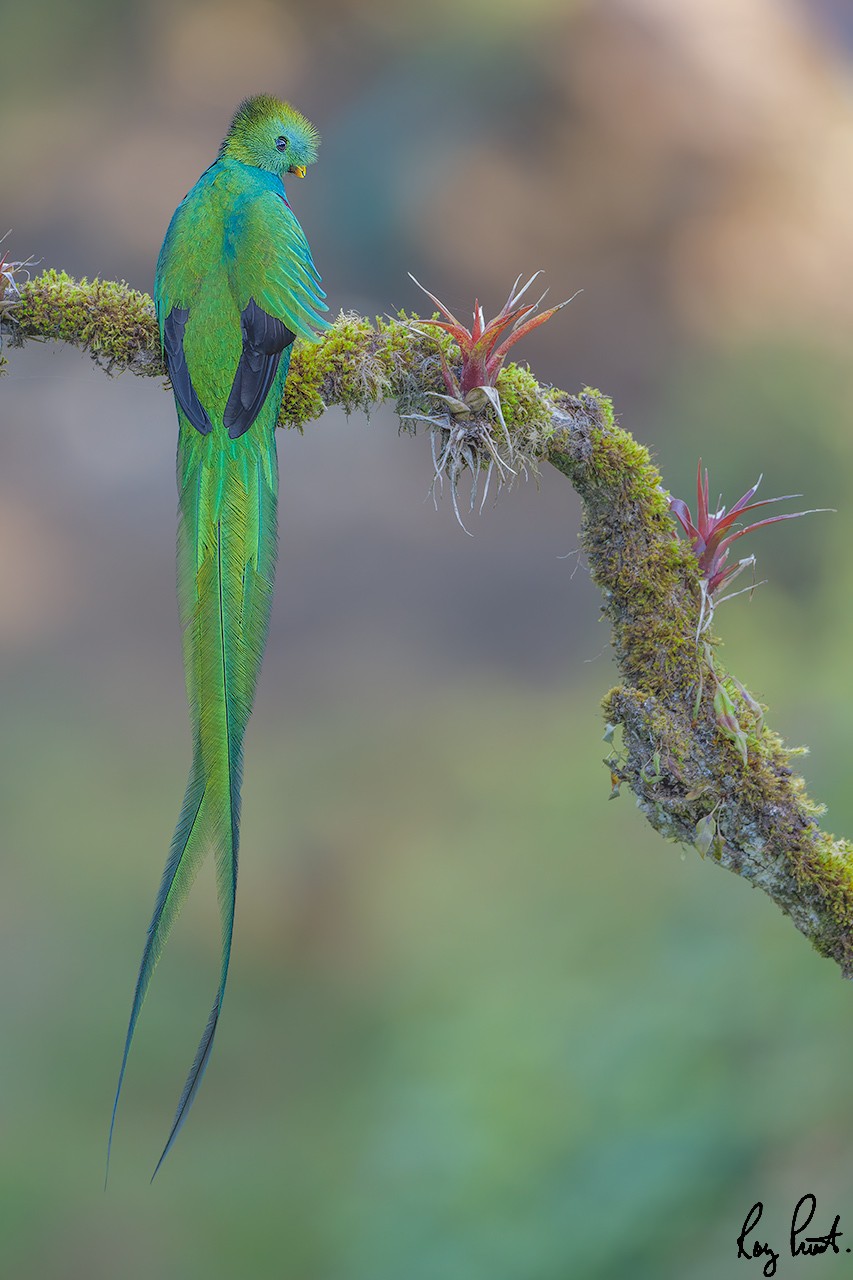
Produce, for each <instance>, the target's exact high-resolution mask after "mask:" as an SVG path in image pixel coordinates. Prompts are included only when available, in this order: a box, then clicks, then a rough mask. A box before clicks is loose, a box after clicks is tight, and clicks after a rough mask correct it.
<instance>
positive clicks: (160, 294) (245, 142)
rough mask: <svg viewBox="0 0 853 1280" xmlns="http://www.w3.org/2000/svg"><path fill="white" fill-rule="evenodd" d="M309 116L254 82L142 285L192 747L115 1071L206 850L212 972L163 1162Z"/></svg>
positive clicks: (302, 243) (265, 576) (256, 536)
mask: <svg viewBox="0 0 853 1280" xmlns="http://www.w3.org/2000/svg"><path fill="white" fill-rule="evenodd" d="M318 143H319V138H318V135H317V131H316V130H315V128H314V126H313V125H312V124H310V122H309V121H308V120H306V119H305V117H304V116H302V115H300V113H299V112H298V111H296V110H294V108H293V107H291V106H289V105H288V104H287V103H285V102H280V101H279V100H278V99H276V98H273V97H270V96H268V95H266V94H262V95H259V96H258V97H253V98H247V99H246V100H245V101H244V102H243V103H241V105H240V106H239V108H238V109H237V112H236V114H235V116H234V119H233V120H232V122H231V127H230V128H229V130H228V132H227V134H226V135H225V140H224V141H223V143H222V146H221V147H220V150H219V156H218V158H217V159H216V160H215V161H214V163H213V164H212V165H211V166H210V168H209V169H206V170H205V172H204V173H203V174H202V175H201V177H200V178H199V180H198V182H197V183H196V184H195V186H194V187H193V188H192V190H191V191H190V192H189V194H188V195H187V196H186V197H185V198H184V200H182V201H181V203H180V204H179V205H178V208H177V209H176V211H175V214H174V216H173V218H172V221H171V222H170V224H169V229H168V231H167V232H166V238H165V240H164V241H163V247H162V249H161V250H160V256H159V259H158V262H157V275H156V280H155V287H154V301H155V305H156V308H157V318H158V322H159V326H160V342H161V345H162V350H163V356H164V359H165V363H166V367H167V369H168V372H169V377H170V378H171V382H172V390H173V391H174V395H175V402H176V407H177V411H178V425H179V431H178V460H177V476H178V492H179V523H178V600H179V605H180V616H181V625H182V628H183V648H184V669H185V674H186V686H187V698H188V701H189V706H190V714H191V719H192V738H193V756H192V766H191V768H190V775H189V781H188V782H187V789H186V794H185V796H184V803H183V808H182V809H181V814H180V817H179V819H178V825H177V828H176V830H175V834H174V837H173V839H172V845H171V848H170V850H169V857H168V859H167V861H166V867H165V870H164V872H163V878H162V881H161V883H160V888H159V891H158V893H157V899H156V902H155V904H154V914H153V915H152V917H151V923H150V925H149V926H148V936H147V938H146V942H145V949H144V951H143V953H142V962H141V964H140V966H139V975H138V977H137V980H136V990H135V992H134V996H133V1004H132V1007H131V1011H130V1022H129V1024H128V1028H127V1037H126V1040H125V1045H124V1054H123V1056H122V1061H121V1069H120V1071H119V1079H118V1086H117V1088H116V1095H115V1102H114V1104H113V1111H112V1120H111V1122H110V1135H109V1141H108V1146H107V1167H108V1168H109V1152H110V1148H111V1146H112V1138H113V1130H114V1127H115V1118H116V1110H117V1108H118V1100H119V1095H120V1093H121V1087H122V1083H123V1081H124V1075H125V1071H126V1068H127V1060H128V1054H129V1053H130V1046H131V1042H132V1040H133V1035H134V1031H135V1030H136V1024H137V1021H138V1019H139V1013H140V1010H141V1008H142V1003H143V1000H144V999H145V995H146V992H147V991H148V987H149V984H150V982H151V977H152V974H153V972H154V968H155V966H156V964H157V961H158V959H159V957H160V953H161V951H162V949H163V946H164V944H165V942H166V938H167V937H168V934H169V930H170V929H171V927H172V925H173V923H174V921H175V919H176V917H177V915H178V912H179V911H180V908H181V906H182V905H183V903H184V901H185V899H186V897H187V894H188V893H189V890H190V887H191V885H192V883H193V880H194V879H195V876H196V873H197V872H198V870H199V868H200V866H201V865H202V863H203V862H204V860H205V858H206V856H207V855H208V854H209V853H211V852H212V853H213V855H214V858H215V863H216V882H217V894H218V899H219V908H220V916H221V923H222V958H221V965H220V972H219V985H218V988H217V991H216V998H215V1000H214V1002H213V1008H212V1009H211V1011H210V1017H209V1018H208V1021H207V1026H206V1027H205V1029H204V1033H203V1035H202V1037H201V1041H200V1043H199V1046H198V1051H197V1053H196V1056H195V1059H194V1061H193V1064H192V1066H191V1068H190V1071H189V1075H188V1076H187V1079H186V1083H185V1084H184V1089H183V1092H182V1094H181V1098H180V1101H179V1103H178V1109H177V1111H176V1113H175V1119H174V1121H173V1123H172V1128H171V1131H170V1133H169V1136H168V1139H167V1141H166V1145H165V1147H164V1148H163V1153H162V1155H161V1156H160V1159H159V1161H158V1162H157V1166H156V1168H155V1170H154V1175H153V1176H156V1174H157V1170H158V1169H159V1168H160V1165H161V1164H162V1163H163V1160H164V1159H165V1157H166V1155H167V1154H168V1152H169V1150H170V1149H171V1147H172V1144H173V1143H174V1141H175V1138H176V1137H177V1135H178V1133H179V1131H180V1129H181V1126H182V1125H183V1123H184V1121H185V1119H186V1117H187V1114H188V1113H189V1110H190V1107H191V1106H192V1103H193V1100H194V1099H195V1096H196V1094H197V1092H198V1088H199V1085H200V1084H201V1079H202V1076H203V1074H204V1070H205V1068H206V1066H207V1063H208V1061H209V1059H210V1052H211V1048H212V1046H213V1038H214V1035H215V1034H216V1027H217V1024H218V1022H219V1015H220V1011H221V1009H222V999H223V995H224V993H225V983H226V979H227V977H228V964H229V960H230V956H231V940H232V935H233V929H234V901H235V893H236V887H237V850H238V845H239V839H240V780H241V771H242V761H243V735H244V733H245V730H246V724H247V721H248V719H249V715H250V714H251V710H252V703H253V700H254V696H255V686H256V684H257V679H258V672H259V670H260V666H261V660H262V657H263V652H264V645H265V643H266V635H267V628H268V624H269V615H270V604H271V601H272V593H273V581H274V578H275V562H276V509H277V502H278V464H277V459H276V444H275V431H276V422H277V419H278V411H279V407H280V405H281V400H282V395H283V392H284V384H285V380H286V378H287V372H288V367H289V365H290V356H291V352H292V350H293V342H294V339H295V338H296V337H297V336H298V337H301V338H305V339H308V340H309V341H316V340H317V338H318V333H319V332H320V331H322V330H323V329H325V328H327V327H328V324H327V322H326V321H325V320H324V319H323V318H322V317H321V316H320V314H319V312H320V311H326V310H328V308H327V307H326V305H325V304H324V302H323V299H324V298H325V296H326V295H325V294H324V292H323V290H322V289H321V288H320V276H319V275H318V273H317V269H316V267H315V266H314V262H313V259H312V257H311V250H310V249H309V247H308V242H307V240H306V239H305V235H304V233H303V231H302V228H301V227H300V225H299V223H298V222H297V220H296V217H295V215H294V213H293V210H292V209H291V207H290V204H289V203H288V199H287V196H286V194H285V189H284V184H283V181H282V179H283V177H284V175H285V174H295V175H296V176H297V177H299V178H303V177H304V176H305V170H306V168H307V166H308V165H309V164H313V162H314V161H315V160H316V158H317V146H318Z"/></svg>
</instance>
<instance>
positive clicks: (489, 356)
mask: <svg viewBox="0 0 853 1280" xmlns="http://www.w3.org/2000/svg"><path fill="white" fill-rule="evenodd" d="M541 274H542V273H541V272H540V271H537V272H536V274H535V275H533V276H531V277H530V279H529V280H528V281H527V284H525V285H523V286H522V288H520V289H519V287H518V285H519V281H520V280H521V276H518V278H517V279H516V281H515V284H514V285H513V286H512V289H511V290H510V294H509V297H508V298H507V300H506V302H505V303H504V305H503V306H502V307H501V309H500V311H499V312H498V314H497V315H496V316H495V317H494V318H493V319H492V320H489V321H488V323H487V322H486V320H485V318H484V316H483V308H482V307H481V306H480V303H479V301H475V303H474V319H473V323H472V326H471V328H470V329H468V328H466V326H465V325H464V324H462V323H461V322H460V321H459V320H457V319H456V317H455V316H454V314H453V312H452V311H450V310H449V309H448V308H447V307H446V306H445V305H444V303H443V302H441V301H440V300H439V299H438V298H437V297H436V296H435V294H433V293H430V291H429V289H424V286H423V285H422V284H421V283H420V282H419V281H418V280H415V277H414V276H411V279H412V280H414V282H415V284H416V285H417V286H418V288H419V289H423V292H424V293H425V294H426V295H427V297H428V298H430V299H431V301H432V302H434V303H435V305H436V307H438V309H439V311H440V312H441V314H442V315H443V316H444V317H445V318H444V319H443V320H438V319H430V320H419V321H418V324H420V325H429V326H432V327H433V328H436V329H442V330H443V331H444V332H445V333H449V334H450V336H451V337H452V338H453V339H454V341H455V342H456V344H457V346H458V347H459V351H460V354H461V357H462V367H461V370H460V372H459V375H458V376H457V374H456V373H455V372H454V370H453V369H451V367H450V365H449V364H448V361H447V357H446V355H445V353H444V351H443V349H442V348H441V347H439V358H440V360H441V371H442V374H443V377H444V385H445V387H446V393H442V392H439V391H433V392H430V394H431V395H432V396H434V397H435V398H436V399H437V400H440V401H442V402H443V405H444V406H446V408H445V409H444V412H443V415H442V416H441V417H438V416H436V417H430V416H425V415H423V414H418V415H414V414H412V415H408V416H410V417H418V418H419V419H420V420H421V421H422V422H427V423H429V424H430V426H432V427H433V428H434V430H433V433H432V449H433V462H434V465H435V478H434V481H433V485H435V483H436V482H438V483H439V484H441V483H442V481H443V478H444V476H445V474H446V475H447V476H448V477H449V479H450V490H451V496H452V498H453V509H454V511H455V512H456V518H457V520H458V521H459V523H460V524H461V525H462V528H463V529H464V528H465V526H464V524H463V523H462V518H461V516H460V514H459V506H458V503H457V498H456V489H457V484H458V480H459V476H460V474H461V472H462V470H463V468H464V467H468V468H469V470H470V471H471V474H472V476H473V483H472V486H471V510H472V511H473V509H474V501H475V498H476V494H477V480H478V476H479V472H480V469H481V467H485V468H486V483H485V488H484V492H483V500H482V502H481V503H480V508H481V510H482V507H483V504H484V503H485V501H486V497H487V495H488V491H489V482H490V480H491V477H492V473H493V472H494V471H495V470H496V471H497V473H498V483H499V485H502V484H503V483H505V482H506V481H507V480H508V479H511V478H512V477H513V476H515V475H516V474H517V470H516V468H515V467H514V465H513V464H514V463H517V464H520V467H521V469H523V470H525V471H526V459H524V458H523V457H517V456H516V450H515V449H514V447H513V443H512V439H511V437H510V433H509V431H508V429H507V425H506V422H505V420H504V416H503V410H502V408H501V401H500V396H499V394H498V391H497V380H498V374H499V373H500V371H501V369H502V368H503V363H504V361H505V360H506V358H507V355H508V354H509V351H510V348H511V347H512V346H513V345H514V344H515V343H516V342H518V340H519V338H523V337H524V336H525V334H527V333H530V332H532V330H533V329H536V328H538V327H539V325H541V324H544V323H545V321H546V320H550V319H551V317H552V316H553V315H556V313H557V312H558V311H561V310H562V309H563V307H565V306H566V305H567V304H568V303H569V302H571V300H572V299H571V298H567V299H566V301H565V302H561V303H559V305H558V306H556V307H549V309H548V310H547V311H542V312H540V314H539V315H536V316H533V315H531V313H532V312H534V311H535V310H536V308H537V307H538V306H539V303H541V301H542V298H544V297H545V294H544V293H543V294H542V297H541V298H539V300H538V301H537V302H526V303H523V304H521V305H519V303H520V300H521V298H522V297H523V296H524V294H525V293H526V292H527V290H528V289H529V288H530V286H531V285H532V284H533V281H534V280H535V279H536V278H537V276H539V275H541ZM573 296H576V295H573ZM525 317H530V318H529V319H526V318H525ZM415 328H416V332H420V330H418V329H417V327H416V326H415ZM487 406H491V408H492V410H493V412H494V417H495V420H496V421H497V423H499V425H500V429H501V439H500V440H498V439H496V437H495V434H494V430H493V426H492V423H491V422H490V421H489V419H488V417H487V416H486V410H487ZM437 431H441V433H442V436H443V438H442V444H441V449H440V451H439V449H437V447H436V433H437ZM465 532H466V533H467V532H468V530H467V529H466V530H465Z"/></svg>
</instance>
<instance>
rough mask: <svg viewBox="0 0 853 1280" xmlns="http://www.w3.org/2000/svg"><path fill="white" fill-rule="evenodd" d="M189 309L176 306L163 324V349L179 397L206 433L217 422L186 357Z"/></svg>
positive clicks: (183, 406) (196, 424) (200, 429)
mask: <svg viewBox="0 0 853 1280" xmlns="http://www.w3.org/2000/svg"><path fill="white" fill-rule="evenodd" d="M189 314H190V313H189V308H187V307H172V310H171V311H170V312H169V314H168V316H167V317H166V323H165V324H164V325H163V352H164V355H165V357H166V368H167V369H168V371H169V377H170V378H171V380H172V390H173V391H174V393H175V399H176V400H177V402H178V404H179V405H180V406H181V408H182V409H183V411H184V413H185V414H186V415H187V417H188V418H189V420H190V422H191V423H192V425H193V426H194V427H195V429H196V431H198V432H200V433H201V434H202V435H203V436H206V435H207V433H208V432H209V431H212V430H213V424H212V422H211V421H210V418H208V416H207V413H206V411H205V409H204V406H203V405H202V403H201V401H200V400H199V398H198V396H197V395H196V389H195V387H194V386H193V384H192V378H191V377H190V371H189V369H188V368H187V361H186V357H185V356H184V329H185V328H186V324H187V318H188V317H189Z"/></svg>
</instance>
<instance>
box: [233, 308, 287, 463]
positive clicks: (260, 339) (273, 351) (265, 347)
mask: <svg viewBox="0 0 853 1280" xmlns="http://www.w3.org/2000/svg"><path fill="white" fill-rule="evenodd" d="M240 329H241V331H242V334H243V354H242V355H241V356H240V363H239V364H238V365H237V372H236V373H235V374H234V382H233V383H232V385H231V394H230V395H229V397H228V403H227V404H226V406H225V413H224V414H223V416H222V422H223V424H224V425H225V426H226V427H227V428H228V434H229V436H230V437H231V439H232V440H236V439H237V437H238V436H242V435H243V434H244V433H245V432H246V431H248V430H249V427H250V426H251V425H252V423H253V422H254V421H255V419H256V418H257V416H258V414H259V413H260V411H261V409H262V408H263V404H264V401H265V400H266V398H267V395H268V394H269V389H270V387H271V386H272V384H273V380H274V378H275V375H276V372H277V370H278V364H279V361H280V360H281V353H282V351H284V350H285V349H286V348H287V347H289V346H290V344H291V342H293V339H294V337H295V336H296V335H295V334H293V333H291V331H290V329H288V327H287V325H286V324H285V323H284V322H283V321H282V320H278V319H276V317H275V316H271V315H270V314H269V312H268V311H264V310H263V308H262V307H259V306H258V304H257V303H256V302H255V300H254V298H250V299H249V301H248V303H247V304H246V306H245V307H244V308H243V310H242V312H241V313H240Z"/></svg>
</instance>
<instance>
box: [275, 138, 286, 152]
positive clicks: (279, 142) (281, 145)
mask: <svg viewBox="0 0 853 1280" xmlns="http://www.w3.org/2000/svg"><path fill="white" fill-rule="evenodd" d="M275 149H276V151H286V150H287V138H276V140H275Z"/></svg>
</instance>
